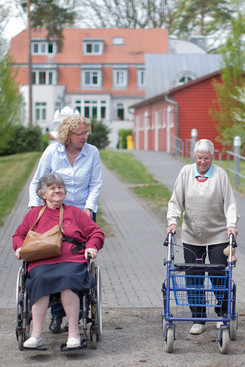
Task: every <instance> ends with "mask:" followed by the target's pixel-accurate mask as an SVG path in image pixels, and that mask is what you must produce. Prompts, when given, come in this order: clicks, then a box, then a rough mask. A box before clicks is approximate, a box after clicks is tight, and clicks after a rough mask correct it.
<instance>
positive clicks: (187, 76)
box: [174, 71, 196, 86]
mask: <svg viewBox="0 0 245 367" xmlns="http://www.w3.org/2000/svg"><path fill="white" fill-rule="evenodd" d="M195 79H196V76H195V75H194V74H193V73H191V72H189V71H182V72H181V73H178V74H177V75H176V77H175V78H174V86H178V85H183V84H185V83H188V82H189V81H191V80H195Z"/></svg>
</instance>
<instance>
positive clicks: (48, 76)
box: [32, 70, 54, 85]
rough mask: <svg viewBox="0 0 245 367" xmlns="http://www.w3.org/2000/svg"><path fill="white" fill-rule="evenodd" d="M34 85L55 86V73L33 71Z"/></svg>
mask: <svg viewBox="0 0 245 367" xmlns="http://www.w3.org/2000/svg"><path fill="white" fill-rule="evenodd" d="M32 84H33V85H53V84H54V71H45V70H43V71H41V70H40V71H39V70H38V71H33V72H32Z"/></svg>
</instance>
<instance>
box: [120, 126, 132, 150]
mask: <svg viewBox="0 0 245 367" xmlns="http://www.w3.org/2000/svg"><path fill="white" fill-rule="evenodd" d="M118 135H119V142H118V148H121V149H127V136H128V135H133V130H132V129H120V130H119V131H118Z"/></svg>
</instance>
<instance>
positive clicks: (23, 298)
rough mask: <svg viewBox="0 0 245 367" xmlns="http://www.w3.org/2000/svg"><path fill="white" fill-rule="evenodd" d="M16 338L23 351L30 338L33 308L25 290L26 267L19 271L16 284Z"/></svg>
mask: <svg viewBox="0 0 245 367" xmlns="http://www.w3.org/2000/svg"><path fill="white" fill-rule="evenodd" d="M16 320H17V324H16V338H17V341H18V347H19V349H20V350H22V349H23V343H24V341H25V340H26V339H28V338H29V336H30V323H31V308H30V303H29V300H28V297H27V292H26V290H25V267H24V266H22V267H21V268H20V269H19V272H18V275H17V282H16Z"/></svg>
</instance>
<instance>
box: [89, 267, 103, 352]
mask: <svg viewBox="0 0 245 367" xmlns="http://www.w3.org/2000/svg"><path fill="white" fill-rule="evenodd" d="M91 273H92V275H93V277H94V278H95V280H96V285H95V286H94V288H92V297H91V299H92V303H91V313H92V325H91V328H90V335H91V341H92V347H93V348H94V349H95V348H96V347H97V341H99V340H100V337H101V335H102V299H101V274H100V267H99V266H96V265H95V262H92V264H91Z"/></svg>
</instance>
